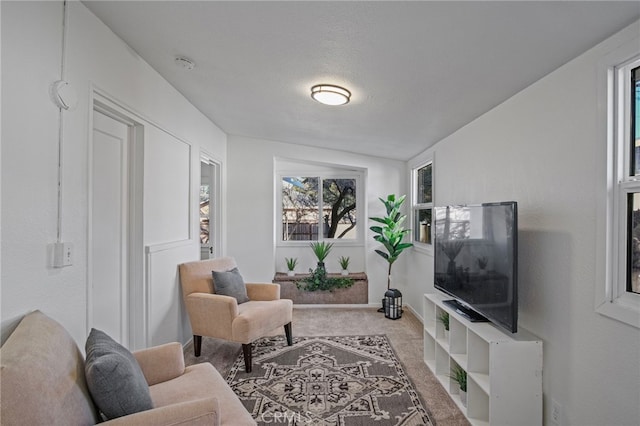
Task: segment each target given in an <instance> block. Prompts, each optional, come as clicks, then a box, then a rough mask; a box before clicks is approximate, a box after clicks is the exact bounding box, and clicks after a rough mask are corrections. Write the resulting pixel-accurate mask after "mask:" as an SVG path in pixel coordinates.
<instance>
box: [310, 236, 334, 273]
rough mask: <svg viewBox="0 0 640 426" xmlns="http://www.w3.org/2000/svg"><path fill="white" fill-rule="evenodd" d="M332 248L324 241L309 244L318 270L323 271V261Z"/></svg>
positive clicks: (330, 244)
mask: <svg viewBox="0 0 640 426" xmlns="http://www.w3.org/2000/svg"><path fill="white" fill-rule="evenodd" d="M332 248H333V244H332V243H327V242H325V241H321V242H314V243H311V250H313V254H315V255H316V258H317V259H318V268H322V269H324V260H325V259H326V258H327V256H329V252H331V249H332Z"/></svg>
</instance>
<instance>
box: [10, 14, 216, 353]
mask: <svg viewBox="0 0 640 426" xmlns="http://www.w3.org/2000/svg"><path fill="white" fill-rule="evenodd" d="M68 7H69V13H68V17H69V18H68V42H67V76H66V79H67V80H68V81H70V82H71V83H72V84H73V86H74V87H75V89H76V91H77V92H78V99H79V102H78V107H77V108H76V109H75V110H73V111H68V112H65V117H64V145H63V164H64V166H63V200H62V211H63V214H62V239H63V240H65V241H69V242H72V243H74V245H75V259H74V264H73V266H71V267H66V268H62V269H54V268H52V267H51V266H50V261H49V259H48V253H47V245H48V244H50V243H53V242H55V240H56V229H57V227H56V222H57V214H56V212H57V202H56V198H57V190H56V186H57V158H58V150H57V135H58V109H57V108H56V107H55V106H54V105H53V103H52V102H51V101H50V100H49V94H48V91H49V86H50V85H51V83H52V82H54V81H56V80H58V79H59V78H60V64H61V59H60V56H61V53H60V50H61V37H62V3H61V2H2V3H1V8H2V14H1V16H2V90H3V91H2V123H3V127H2V150H3V155H2V216H1V217H2V230H3V234H2V254H3V256H2V287H1V290H2V302H1V308H2V330H3V339H4V338H5V337H6V331H8V330H10V329H11V327H12V325H13V324H14V323H15V321H16V320H17V319H18V318H20V317H21V316H22V315H24V314H25V313H26V312H28V311H31V310H34V309H40V310H42V311H43V312H45V313H46V314H48V315H50V316H52V317H53V318H55V319H56V320H58V321H59V322H61V323H62V324H63V325H64V326H65V327H66V328H67V329H68V330H69V331H70V333H71V334H72V336H73V337H74V338H75V339H76V341H77V342H78V343H79V344H80V346H81V347H83V346H84V340H85V338H86V334H87V327H88V326H89V324H88V323H87V319H86V318H87V238H88V235H87V221H88V217H87V212H88V167H89V165H88V140H89V135H90V131H89V128H88V125H89V122H90V114H91V111H92V106H91V104H90V99H91V90H92V87H96V88H98V89H100V90H101V91H103V92H104V93H106V94H107V95H108V96H109V97H111V98H113V99H115V100H116V101H117V102H118V103H119V104H121V105H122V106H124V107H126V108H128V109H130V110H131V111H134V112H136V113H137V114H139V115H140V116H141V117H143V118H144V119H145V120H147V122H151V123H154V127H153V129H154V131H156V130H157V129H158V128H161V129H163V130H164V131H166V132H169V133H171V134H172V135H174V136H175V137H177V138H179V139H180V140H182V141H184V142H185V143H187V144H188V145H190V154H189V155H190V158H188V159H187V160H186V161H190V164H191V167H190V169H189V170H188V173H190V178H191V182H192V185H191V187H190V188H185V187H184V184H182V186H181V187H177V188H173V191H172V194H173V196H172V198H173V201H174V202H175V203H180V205H181V206H182V207H181V208H180V209H178V210H173V211H171V212H167V213H168V216H165V219H167V218H170V217H172V216H176V215H178V216H181V217H184V214H185V209H186V207H185V206H184V203H185V202H187V201H188V200H189V198H190V197H191V198H192V200H195V199H196V198H195V197H197V185H198V182H199V152H200V150H201V149H205V150H206V151H208V152H210V153H211V154H214V155H215V156H216V157H217V159H218V160H221V161H223V162H224V161H225V160H226V135H225V134H224V133H223V132H222V131H221V130H220V129H219V128H217V127H216V126H215V124H213V123H212V122H211V121H209V120H208V119H207V118H205V117H204V116H203V115H202V114H201V113H200V112H199V111H198V110H197V109H196V108H195V107H193V106H192V105H191V104H190V103H189V102H187V100H186V99H185V98H184V97H183V96H182V95H180V93H178V92H177V91H176V90H175V89H174V88H173V87H172V86H171V85H169V84H168V83H167V82H166V81H165V80H164V79H162V78H161V77H160V75H159V74H158V73H156V72H155V71H154V70H153V69H152V68H151V67H150V66H149V65H148V64H147V63H146V62H144V61H143V60H142V59H141V58H140V57H138V56H137V55H136V53H135V52H133V50H132V49H130V48H129V47H128V46H127V45H126V44H124V42H122V40H120V39H119V38H117V37H116V36H115V35H114V34H113V33H112V32H111V31H110V30H109V29H108V28H107V27H106V26H105V25H103V24H102V23H101V22H100V21H99V20H98V19H97V18H96V17H95V16H94V15H93V14H91V12H89V11H88V9H86V8H85V6H84V5H82V4H81V3H80V2H69V3H68ZM168 60H171V58H168ZM149 129H151V127H149ZM157 136H158V135H157ZM163 137H164V136H161V135H160V136H158V138H159V139H162V138H163ZM158 138H156V139H154V140H156V141H157V140H159V139H158ZM149 143H154V142H153V140H152V139H148V140H146V141H145V144H147V146H148V144H149ZM160 145H162V142H160V143H158V145H154V148H157V149H155V150H154V149H152V150H151V151H150V152H155V154H158V155H160V157H161V158H162V155H165V157H166V154H167V152H166V150H165V149H164V148H162V147H160ZM187 168H188V165H187ZM182 170H183V171H184V170H185V169H184V168H182ZM164 173H166V171H164V170H153V169H152V168H149V170H147V171H146V175H145V177H144V181H145V183H146V188H145V200H147V201H149V200H155V202H158V200H159V199H160V197H161V196H163V195H166V194H163V193H161V192H162V191H163V189H162V188H161V187H156V186H154V183H158V182H161V179H162V176H164ZM185 191H186V192H185ZM164 201H165V202H170V201H171V200H166V199H165V200H164ZM151 205H153V202H152V203H151ZM149 214H152V212H145V215H146V218H147V221H148V219H149ZM188 214H190V215H191V223H190V226H191V232H189V231H188V230H187V229H185V228H184V226H185V223H184V220H182V221H181V222H180V226H181V228H180V229H177V230H176V229H172V230H170V232H167V230H166V229H162V228H161V226H162V223H163V222H159V223H155V224H154V223H153V222H151V221H148V223H147V225H148V226H145V233H146V235H145V240H144V242H145V245H147V246H150V245H155V244H158V243H161V244H167V243H172V242H173V240H176V239H184V238H185V236H189V235H190V236H191V237H192V239H191V241H190V243H191V249H190V250H191V252H192V255H189V256H186V257H190V258H192V259H198V257H199V249H198V243H197V241H196V238H197V235H198V234H197V209H196V208H195V207H194V208H193V209H191V210H189V213H188ZM187 226H188V225H187ZM184 259H185V254H184V253H183V249H182V248H178V249H177V250H176V254H175V255H170V254H169V255H167V253H163V254H162V260H163V263H164V267H166V264H167V263H172V262H173V263H178V262H180V261H183V260H184ZM151 272H153V271H151ZM149 275H150V276H157V275H158V274H156V275H154V274H153V273H151V274H149ZM150 285H151V286H152V287H158V288H153V290H155V292H152V294H154V295H155V296H157V295H170V296H166V297H165V298H164V299H162V300H160V301H159V302H158V304H159V305H160V306H162V308H163V309H161V310H160V311H158V310H157V309H156V310H152V312H158V313H157V317H152V318H150V320H151V324H152V329H151V330H150V336H151V337H152V340H153V342H154V343H159V342H162V341H168V340H182V341H184V340H185V339H186V338H188V337H189V336H186V335H185V334H186V333H185V332H181V331H180V330H177V329H172V330H171V331H168V332H166V333H164V334H163V332H162V330H161V328H162V324H163V321H165V317H163V315H165V314H166V313H167V312H170V313H171V314H172V315H174V316H175V315H176V313H175V312H176V310H178V311H180V309H181V308H180V306H179V304H180V299H179V298H178V297H176V296H177V295H178V292H177V289H178V282H177V275H176V276H175V277H173V279H169V280H166V279H162V280H158V281H152V282H150ZM168 297H176V298H175V300H173V301H171V300H169V299H168ZM167 303H169V304H171V306H167ZM154 315H155V314H154Z"/></svg>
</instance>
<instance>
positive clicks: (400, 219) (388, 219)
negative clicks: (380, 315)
mask: <svg viewBox="0 0 640 426" xmlns="http://www.w3.org/2000/svg"><path fill="white" fill-rule="evenodd" d="M405 198H406V195H402V196H400V197H399V198H398V199H396V196H395V195H394V194H390V195H388V196H387V199H386V200H384V199H382V198H380V201H382V203H383V204H384V206H385V208H386V210H387V215H386V216H385V217H370V218H369V219H371V220H373V221H374V222H378V223H380V224H382V226H378V225H376V226H372V227H370V228H369V229H371V230H372V231H373V232H374V233H375V234H376V235H375V236H374V237H373V239H374V240H376V241H378V242H379V243H382V245H383V246H384V248H385V249H386V250H387V251H386V252H384V251H382V250H378V249H376V253H378V254H379V255H380V256H382V257H383V258H384V259H385V260H386V261H387V262H388V263H389V271H388V273H387V290H388V289H389V288H390V287H391V267H392V266H393V263H394V262H395V261H396V260H397V259H398V256H400V254H401V253H402V252H403V251H404V249H407V248H409V247H413V244H411V243H403V242H402V240H403V239H404V236H405V235H407V234H408V233H409V232H411V229H405V228H404V226H403V223H404V221H405V220H406V218H407V216H406V215H403V214H402V213H401V212H400V207H401V206H402V203H403V202H404V199H405Z"/></svg>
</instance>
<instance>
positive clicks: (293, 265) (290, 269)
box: [284, 257, 298, 277]
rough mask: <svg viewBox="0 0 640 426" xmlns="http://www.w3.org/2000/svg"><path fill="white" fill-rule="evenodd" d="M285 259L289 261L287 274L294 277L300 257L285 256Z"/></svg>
mask: <svg viewBox="0 0 640 426" xmlns="http://www.w3.org/2000/svg"><path fill="white" fill-rule="evenodd" d="M284 261H285V262H287V275H288V276H290V277H292V276H294V275H295V274H296V273H295V269H296V265H297V264H298V259H297V258H295V257H291V258H288V257H285V258H284Z"/></svg>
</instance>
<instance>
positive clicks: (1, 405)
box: [0, 311, 255, 426]
mask: <svg viewBox="0 0 640 426" xmlns="http://www.w3.org/2000/svg"><path fill="white" fill-rule="evenodd" d="M134 356H135V357H136V360H137V361H138V363H139V364H140V367H141V369H142V372H143V374H144V377H145V379H146V380H147V382H148V383H149V386H150V393H151V399H152V400H153V405H154V408H153V409H151V410H147V411H142V412H139V413H135V414H132V415H128V416H124V417H120V418H117V419H114V420H111V421H108V422H106V423H108V424H114V425H119V424H131V425H182V424H194V425H234V426H236V425H238V426H239V425H255V421H254V420H253V419H252V418H251V416H250V415H249V413H248V412H247V411H246V410H245V408H244V407H243V405H242V404H241V403H240V400H239V399H238V398H237V397H236V395H235V394H234V393H233V391H232V390H231V388H230V387H229V386H228V385H227V383H226V382H225V381H224V379H223V378H222V376H220V374H219V373H218V372H217V371H216V369H215V368H214V367H213V366H212V365H211V364H209V363H203V364H197V365H193V366H189V367H186V368H185V365H184V357H183V353H182V346H181V345H180V344H179V343H168V344H165V345H161V346H156V347H153V348H149V349H144V350H141V351H138V352H134ZM0 362H1V370H0V423H1V424H2V425H3V426H8V425H65V426H68V425H92V424H96V423H98V422H99V421H100V418H99V415H98V412H97V409H96V407H95V406H94V403H93V401H92V399H91V396H90V394H89V391H88V390H87V385H86V382H85V375H84V358H83V356H82V353H81V352H80V350H79V349H78V346H77V345H76V343H75V341H74V340H73V339H72V338H71V336H70V335H69V333H67V331H66V330H65V329H64V328H63V327H62V326H61V325H60V324H59V323H57V322H56V321H54V320H53V319H51V318H49V317H47V316H46V315H44V314H43V313H42V312H40V311H35V312H32V313H30V314H28V315H26V316H25V317H24V318H23V319H22V321H21V322H20V324H19V325H18V327H17V328H16V329H15V331H14V332H13V333H12V334H11V336H9V338H8V339H7V341H6V342H5V344H4V345H3V346H2V348H0Z"/></svg>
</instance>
